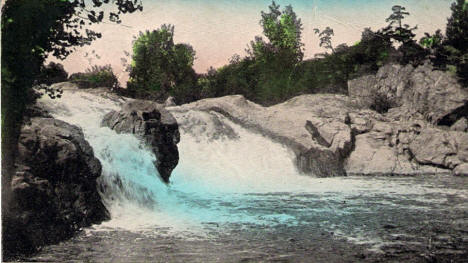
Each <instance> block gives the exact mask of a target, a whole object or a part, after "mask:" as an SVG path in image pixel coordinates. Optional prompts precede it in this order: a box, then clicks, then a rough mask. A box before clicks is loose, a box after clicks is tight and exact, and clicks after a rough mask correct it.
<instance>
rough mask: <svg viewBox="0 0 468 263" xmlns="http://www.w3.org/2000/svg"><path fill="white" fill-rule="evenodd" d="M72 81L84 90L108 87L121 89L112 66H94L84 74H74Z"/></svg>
mask: <svg viewBox="0 0 468 263" xmlns="http://www.w3.org/2000/svg"><path fill="white" fill-rule="evenodd" d="M70 81H71V82H73V83H75V84H77V85H78V87H80V88H82V89H89V88H98V87H108V88H112V89H116V88H119V87H120V85H119V81H118V80H117V77H116V76H115V74H114V72H113V70H112V67H111V65H105V66H92V67H91V68H90V69H87V70H86V71H85V72H84V73H83V72H80V73H74V74H72V75H71V76H70Z"/></svg>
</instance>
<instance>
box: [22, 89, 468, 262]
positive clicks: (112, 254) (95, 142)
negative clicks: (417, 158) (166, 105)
mask: <svg viewBox="0 0 468 263" xmlns="http://www.w3.org/2000/svg"><path fill="white" fill-rule="evenodd" d="M122 102H123V100H121V99H111V98H110V97H106V96H102V95H101V94H98V93H95V94H93V93H90V92H86V91H82V90H65V91H64V94H63V97H62V98H61V99H55V100H51V99H49V98H47V97H45V96H44V97H43V98H42V99H41V100H40V103H42V104H43V105H44V106H45V107H46V108H48V110H49V111H50V112H51V113H52V115H53V116H54V117H55V118H58V119H61V120H63V121H66V122H69V123H71V124H74V125H77V126H80V127H81V128H82V129H83V131H84V134H85V137H86V139H87V140H88V141H89V143H90V145H91V146H92V147H93V149H94V153H95V155H96V157H97V158H98V159H99V160H100V161H101V164H102V166H103V172H102V176H101V178H100V180H99V184H100V189H101V195H102V197H103V200H104V203H105V205H106V207H107V208H108V209H109V211H110V213H111V220H110V221H108V222H104V223H102V224H100V225H95V226H93V227H91V228H88V229H84V231H83V233H81V234H80V235H78V236H77V237H75V238H73V239H71V240H69V241H66V242H63V243H61V244H58V245H53V246H49V247H46V248H44V249H43V250H42V252H40V253H39V254H38V255H35V256H33V257H32V258H28V260H58V261H64V260H91V261H112V260H114V261H147V260H156V261H180V262H186V261H196V262H206V261H221V262H225V261H229V262H238V261H242V260H244V261H254V262H257V261H263V260H265V261H270V260H272V261H273V260H279V261H303V262H310V261H319V262H320V261H323V262H324V261H327V262H340V261H342V260H343V259H347V260H348V261H349V260H351V261H361V260H365V259H368V260H370V261H373V260H380V259H382V258H386V257H387V256H388V257H390V259H392V258H393V259H396V258H403V259H412V260H414V259H415V261H418V260H419V259H421V260H423V259H425V258H427V257H428V256H429V257H430V256H432V255H436V256H437V255H439V256H440V255H442V257H444V256H447V255H448V256H447V257H450V258H455V259H457V257H458V256H463V255H466V253H467V252H466V249H467V247H466V245H467V240H468V235H467V232H466V229H468V218H467V213H468V206H467V204H468V202H467V201H468V190H467V188H466V183H467V182H468V180H467V179H466V178H454V177H442V176H425V177H335V178H315V177H313V176H306V175H301V174H299V173H298V171H297V170H296V168H295V166H294V163H293V153H292V152H291V151H290V150H289V149H287V148H286V147H285V146H283V145H281V144H278V143H275V142H273V141H272V140H270V139H269V138H267V137H264V136H263V135H261V134H257V133H254V132H251V131H249V130H247V129H244V128H243V127H240V126H239V125H237V124H234V123H232V122H231V121H229V120H228V119H226V118H224V117H223V116H221V115H218V114H215V113H205V112H192V111H191V112H186V113H180V112H177V113H176V112H174V113H173V114H174V117H176V119H177V121H178V123H179V125H180V126H181V127H180V131H181V141H180V143H179V145H178V146H179V153H180V161H179V164H178V166H177V167H176V169H175V170H174V171H173V173H172V175H171V178H170V181H171V182H170V184H169V185H166V184H164V183H163V182H162V181H161V180H160V179H159V177H158V174H157V171H156V169H155V168H154V167H153V161H154V158H155V156H154V155H153V154H152V153H151V151H150V150H149V149H147V148H146V146H145V145H143V144H142V143H141V142H140V141H139V140H138V139H137V138H136V137H134V136H133V135H126V134H117V133H115V132H114V131H112V130H110V129H109V128H106V127H101V125H100V122H101V120H102V117H103V116H104V114H106V113H107V112H109V111H110V110H118V109H119V107H120V104H121V103H122ZM210 118H215V119H216V120H217V122H215V124H214V125H216V123H221V124H222V128H221V129H212V128H213V127H210V125H205V124H206V120H207V119H210ZM199 123H201V124H200V125H198V124H199ZM208 124H210V123H208ZM200 127H202V128H200ZM215 128H216V127H215ZM434 242H439V243H437V244H442V245H440V246H441V247H442V248H443V249H442V250H441V249H440V246H439V248H437V246H434V245H433V244H434ZM444 249H445V250H444ZM446 250H450V251H448V252H447V251H446ZM66 251H70V252H69V253H68V252H66ZM441 251H442V252H441ZM437 253H439V254H437ZM440 253H442V254H440ZM443 253H446V254H447V255H446V254H443Z"/></svg>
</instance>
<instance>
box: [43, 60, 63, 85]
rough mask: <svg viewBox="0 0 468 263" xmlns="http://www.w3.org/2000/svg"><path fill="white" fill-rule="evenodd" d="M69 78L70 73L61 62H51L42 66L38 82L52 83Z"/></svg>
mask: <svg viewBox="0 0 468 263" xmlns="http://www.w3.org/2000/svg"><path fill="white" fill-rule="evenodd" d="M67 79H68V73H67V72H66V71H65V69H64V68H63V65H62V64H60V63H54V62H50V63H49V64H48V65H46V66H42V67H41V71H40V73H39V76H38V80H37V82H38V84H46V85H51V84H53V83H58V82H64V81H67Z"/></svg>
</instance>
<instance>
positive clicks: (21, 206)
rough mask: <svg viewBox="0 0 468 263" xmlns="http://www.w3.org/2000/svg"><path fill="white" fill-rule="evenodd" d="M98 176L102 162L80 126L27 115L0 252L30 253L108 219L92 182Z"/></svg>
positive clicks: (6, 253) (94, 183) (7, 255)
mask: <svg viewBox="0 0 468 263" xmlns="http://www.w3.org/2000/svg"><path fill="white" fill-rule="evenodd" d="M100 175H101V164H100V162H99V160H98V159H96V158H95V157H94V154H93V150H92V148H91V146H90V145H89V144H88V142H87V141H86V140H85V139H84V136H83V133H82V131H81V129H80V128H78V127H76V126H73V125H70V124H68V123H66V122H63V121H60V120H56V119H53V118H43V117H34V118H31V119H30V120H29V122H28V123H27V124H25V125H24V126H23V128H22V130H21V134H20V138H19V145H18V155H17V159H16V173H15V174H14V175H13V178H12V182H11V191H12V197H11V198H10V200H11V203H10V207H9V212H8V214H7V215H5V217H4V229H3V230H4V232H3V248H4V256H6V257H7V258H8V257H9V256H11V255H14V254H15V253H24V252H32V251H34V250H35V249H36V248H37V247H39V246H42V245H45V244H50V243H55V242H58V241H60V240H63V239H65V238H67V237H70V236H71V235H72V234H73V233H74V232H76V231H77V230H79V229H80V228H82V227H85V226H89V225H91V224H94V223H99V222H101V221H103V220H106V219H108V218H109V214H108V211H107V210H106V208H105V207H104V205H103V204H102V202H101V197H100V195H99V193H98V189H97V185H96V179H97V178H98V177H99V176H100Z"/></svg>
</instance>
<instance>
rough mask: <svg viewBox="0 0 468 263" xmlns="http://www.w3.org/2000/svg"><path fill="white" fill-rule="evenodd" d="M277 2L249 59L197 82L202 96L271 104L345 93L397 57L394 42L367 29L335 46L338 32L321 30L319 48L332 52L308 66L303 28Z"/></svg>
mask: <svg viewBox="0 0 468 263" xmlns="http://www.w3.org/2000/svg"><path fill="white" fill-rule="evenodd" d="M279 8H280V7H279V6H278V5H277V4H276V3H275V2H273V3H272V5H270V6H269V12H268V13H265V12H262V13H261V14H262V18H261V20H260V24H261V25H262V27H263V32H264V35H265V36H266V37H267V39H268V41H265V40H263V38H262V37H259V36H258V37H256V38H255V40H254V41H251V43H250V46H249V49H248V50H247V52H248V56H247V57H245V58H240V57H239V56H238V55H235V56H234V57H233V59H231V61H230V63H229V64H228V65H226V66H224V67H221V68H219V69H218V70H214V69H211V70H210V71H209V72H208V73H207V74H205V75H202V76H201V77H200V79H199V80H198V85H199V87H198V88H199V89H200V90H201V92H200V96H201V97H217V96H223V95H229V94H243V95H244V96H246V97H247V98H248V99H250V100H253V101H255V102H258V103H261V104H264V105H269V104H274V103H278V102H281V101H284V100H286V99H288V98H291V97H293V96H295V95H299V94H303V93H317V92H332V93H346V92H347V81H348V80H349V79H351V78H354V77H357V76H360V75H362V74H366V73H369V72H375V71H376V70H377V69H378V68H379V67H380V66H382V65H383V64H384V63H386V62H387V61H389V60H390V58H391V54H392V53H395V50H394V49H393V48H392V43H391V37H390V36H388V35H385V34H384V33H382V32H380V31H379V32H373V31H371V30H370V29H365V30H364V32H363V34H362V39H361V41H360V42H359V43H356V44H355V45H354V46H351V47H348V46H347V45H343V44H342V45H339V46H337V47H334V46H333V45H332V37H333V29H331V28H329V27H327V28H326V29H324V30H323V31H320V30H319V29H316V30H315V31H316V33H317V34H318V35H319V38H320V45H321V46H323V47H325V48H326V49H327V50H330V51H331V53H330V54H328V53H324V54H320V57H317V58H314V59H309V60H305V61H303V60H302V58H303V51H302V46H303V44H302V42H301V30H302V25H301V22H300V19H299V18H297V16H296V14H295V13H294V11H293V9H292V7H290V6H287V7H286V8H285V9H284V10H283V11H280V9H279Z"/></svg>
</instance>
